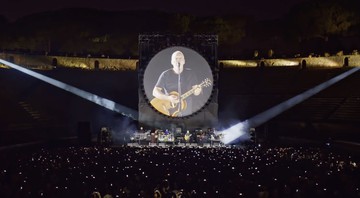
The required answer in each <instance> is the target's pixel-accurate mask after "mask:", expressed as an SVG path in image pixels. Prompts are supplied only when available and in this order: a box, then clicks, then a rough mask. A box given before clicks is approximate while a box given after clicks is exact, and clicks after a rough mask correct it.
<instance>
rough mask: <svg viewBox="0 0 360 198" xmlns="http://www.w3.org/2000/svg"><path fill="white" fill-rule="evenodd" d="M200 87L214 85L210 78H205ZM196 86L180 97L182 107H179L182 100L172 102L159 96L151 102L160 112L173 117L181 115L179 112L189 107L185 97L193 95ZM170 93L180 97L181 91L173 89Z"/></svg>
mask: <svg viewBox="0 0 360 198" xmlns="http://www.w3.org/2000/svg"><path fill="white" fill-rule="evenodd" d="M199 85H200V87H209V86H210V85H212V82H211V80H210V79H209V78H206V79H204V80H203V81H202V82H201V83H200V84H199ZM195 89H196V87H195V88H192V89H190V90H189V91H187V92H186V93H184V94H182V95H181V97H180V102H181V109H180V108H179V105H180V102H178V103H172V102H170V101H167V100H161V99H158V98H154V99H152V100H151V101H150V104H151V105H152V106H153V107H154V108H155V109H156V110H158V111H159V112H160V113H162V114H165V115H168V116H172V117H176V116H178V115H179V113H180V112H181V111H184V110H185V109H186V108H187V104H186V101H185V99H186V98H187V97H189V96H191V95H192V94H193V93H194V92H195ZM169 95H174V96H177V97H179V93H178V92H176V91H172V92H170V93H169Z"/></svg>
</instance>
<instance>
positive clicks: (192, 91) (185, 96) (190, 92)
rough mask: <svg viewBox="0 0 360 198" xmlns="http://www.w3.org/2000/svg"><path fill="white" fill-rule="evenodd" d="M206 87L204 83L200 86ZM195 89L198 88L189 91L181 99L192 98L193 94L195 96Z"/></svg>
mask: <svg viewBox="0 0 360 198" xmlns="http://www.w3.org/2000/svg"><path fill="white" fill-rule="evenodd" d="M203 86H204V82H202V83H201V84H200V87H203ZM195 89H196V88H192V89H190V90H189V91H187V92H186V93H184V94H183V95H181V99H182V100H185V99H186V98H187V97H189V96H191V94H193V93H194V92H195Z"/></svg>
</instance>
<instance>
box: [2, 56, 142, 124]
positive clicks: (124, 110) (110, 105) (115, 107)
mask: <svg viewBox="0 0 360 198" xmlns="http://www.w3.org/2000/svg"><path fill="white" fill-rule="evenodd" d="M0 63H2V64H5V65H7V66H9V67H11V68H13V69H15V70H18V71H20V72H23V73H25V74H28V75H30V76H32V77H35V78H37V79H39V80H42V81H44V82H46V83H49V84H51V85H53V86H55V87H58V88H61V89H63V90H65V91H68V92H70V93H72V94H75V95H77V96H80V97H82V98H84V99H86V100H89V101H91V102H93V103H95V104H98V105H100V106H102V107H105V108H107V109H109V110H112V111H115V112H117V113H120V114H122V115H124V116H127V117H130V118H132V119H133V120H136V119H137V112H136V111H134V110H132V109H130V108H128V107H125V106H123V105H120V104H117V103H115V102H114V101H111V100H109V99H106V98H102V97H100V96H98V95H95V94H92V93H90V92H87V91H84V90H81V89H79V88H76V87H74V86H71V85H68V84H66V83H63V82H60V81H58V80H55V79H52V78H49V77H47V76H44V75H42V74H39V73H37V72H34V71H31V70H29V69H26V68H24V67H21V66H19V65H16V64H14V63H11V62H8V61H5V60H2V59H0Z"/></svg>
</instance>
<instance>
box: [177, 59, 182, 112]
mask: <svg viewBox="0 0 360 198" xmlns="http://www.w3.org/2000/svg"><path fill="white" fill-rule="evenodd" d="M178 69H179V74H178V93H179V106H178V111H179V116H181V110H182V106H181V103H182V101H181V77H180V75H181V73H180V63H179V64H178Z"/></svg>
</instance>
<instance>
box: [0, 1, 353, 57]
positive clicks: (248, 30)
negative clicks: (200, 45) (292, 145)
mask: <svg viewBox="0 0 360 198" xmlns="http://www.w3.org/2000/svg"><path fill="white" fill-rule="evenodd" d="M357 1H358V0H342V1H337V0H314V1H306V2H303V3H301V4H298V5H297V6H295V7H293V8H292V9H291V10H290V11H289V12H288V13H287V14H285V15H283V16H282V17H281V18H278V19H272V20H256V19H255V18H254V16H245V15H242V14H241V13H239V14H232V15H221V16H220V15H218V16H215V15H214V16H196V15H192V14H185V13H182V14H181V13H167V12H161V11H156V10H139V11H116V12H114V11H102V10H96V9H81V8H72V9H61V10H57V11H52V12H42V13H37V14H32V15H28V16H25V17H23V18H20V19H18V20H16V21H14V22H9V21H7V20H6V18H5V17H1V16H0V26H1V27H3V28H2V31H0V46H1V50H2V51H15V52H24V53H44V54H57V55H75V56H83V55H89V54H90V55H93V56H106V57H107V56H111V57H134V58H135V57H137V56H138V36H139V34H144V33H171V34H192V33H193V34H208V33H211V34H217V35H218V36H219V48H218V49H219V58H223V59H225V58H253V57H254V56H257V57H267V56H277V57H283V56H292V55H294V54H299V53H300V54H302V55H307V54H310V53H315V54H323V53H336V52H337V51H344V52H348V53H350V52H351V51H353V50H357V48H358V47H359V46H360V45H359V44H360V39H359V36H360V12H359V11H360V6H359V2H357ZM254 52H256V53H255V54H254ZM269 52H271V53H269Z"/></svg>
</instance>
